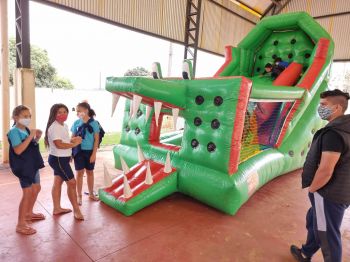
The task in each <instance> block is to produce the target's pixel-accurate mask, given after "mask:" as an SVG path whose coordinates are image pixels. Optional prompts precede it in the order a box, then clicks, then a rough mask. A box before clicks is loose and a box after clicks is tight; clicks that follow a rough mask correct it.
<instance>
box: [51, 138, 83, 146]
mask: <svg viewBox="0 0 350 262" xmlns="http://www.w3.org/2000/svg"><path fill="white" fill-rule="evenodd" d="M81 141H82V139H81V137H80V136H76V137H73V138H72V139H71V142H70V143H65V142H63V141H62V140H61V139H56V140H54V141H53V143H54V144H55V146H56V147H57V148H58V149H70V148H73V147H76V146H77V145H80V144H81Z"/></svg>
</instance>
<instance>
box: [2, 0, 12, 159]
mask: <svg viewBox="0 0 350 262" xmlns="http://www.w3.org/2000/svg"><path fill="white" fill-rule="evenodd" d="M0 28H1V29H0V30H1V86H2V162H3V163H7V162H8V160H9V144H8V141H7V132H8V131H9V128H10V88H9V67H8V65H9V47H8V16H7V0H0Z"/></svg>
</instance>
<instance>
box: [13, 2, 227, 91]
mask: <svg viewBox="0 0 350 262" xmlns="http://www.w3.org/2000/svg"><path fill="white" fill-rule="evenodd" d="M8 2H9V36H10V37H15V12H14V8H15V5H14V3H15V1H8ZM29 8H30V41H31V44H34V45H37V46H39V47H41V48H43V49H46V50H47V51H48V54H49V58H50V61H51V62H52V64H53V66H54V67H56V69H57V70H58V74H59V75H61V76H63V77H67V78H69V79H70V80H71V81H72V82H73V84H74V85H75V87H76V88H79V89H85V88H88V89H94V88H99V87H100V83H102V88H103V85H104V79H105V77H107V76H122V75H123V74H124V73H125V72H126V71H127V70H128V69H130V68H134V67H137V66H142V67H145V68H146V69H148V70H150V69H151V65H152V63H153V62H155V61H157V62H160V63H161V65H162V71H163V76H167V73H168V61H169V60H168V58H169V46H170V43H169V41H165V40H161V39H158V38H155V37H151V36H148V35H145V34H141V33H137V32H133V31H131V30H126V29H124V28H121V27H117V26H114V25H110V24H107V23H103V22H100V21H97V20H94V19H91V18H86V17H84V16H81V15H77V14H73V13H70V12H67V11H63V10H60V9H57V8H53V7H50V6H47V5H43V4H39V3H36V2H33V1H30V6H29ZM223 48H224V47H223ZM172 49H173V56H172V67H171V68H172V70H171V75H170V76H181V67H182V60H183V52H184V47H183V46H181V45H178V44H173V48H172ZM223 62H224V58H223V57H221V56H215V55H212V54H208V53H205V52H201V51H199V53H198V58H197V73H196V76H197V77H199V76H212V75H214V73H215V72H216V71H217V69H218V68H219V67H220V66H221V64H222V63H223ZM100 75H101V78H102V81H100Z"/></svg>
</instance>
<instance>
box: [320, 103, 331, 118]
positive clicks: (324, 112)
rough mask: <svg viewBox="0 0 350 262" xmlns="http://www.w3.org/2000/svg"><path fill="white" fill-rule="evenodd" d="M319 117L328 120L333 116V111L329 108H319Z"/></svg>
mask: <svg viewBox="0 0 350 262" xmlns="http://www.w3.org/2000/svg"><path fill="white" fill-rule="evenodd" d="M317 112H318V115H319V116H320V118H321V119H323V120H328V119H329V118H330V116H331V115H332V114H333V111H332V109H330V108H329V107H327V106H319V107H318V109H317Z"/></svg>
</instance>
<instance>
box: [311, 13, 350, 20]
mask: <svg viewBox="0 0 350 262" xmlns="http://www.w3.org/2000/svg"><path fill="white" fill-rule="evenodd" d="M342 15H350V11H347V12H340V13H333V14H328V15H320V16H314V18H315V19H321V18H328V17H335V16H342Z"/></svg>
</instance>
